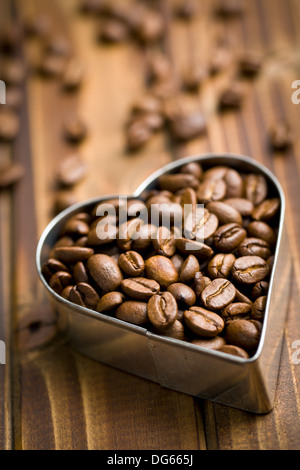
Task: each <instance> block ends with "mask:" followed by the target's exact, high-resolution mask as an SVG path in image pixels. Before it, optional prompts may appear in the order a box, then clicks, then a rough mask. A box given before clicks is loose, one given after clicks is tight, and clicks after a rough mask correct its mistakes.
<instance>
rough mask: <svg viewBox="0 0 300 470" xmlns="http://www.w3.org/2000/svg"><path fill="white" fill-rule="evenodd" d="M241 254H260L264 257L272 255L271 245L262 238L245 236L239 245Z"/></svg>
mask: <svg viewBox="0 0 300 470" xmlns="http://www.w3.org/2000/svg"><path fill="white" fill-rule="evenodd" d="M238 252H239V255H240V256H260V257H261V258H263V259H267V258H269V256H270V255H271V250H270V245H269V244H268V243H267V242H266V241H264V240H261V239H260V238H245V239H244V240H243V241H242V243H241V244H240V245H239V247H238Z"/></svg>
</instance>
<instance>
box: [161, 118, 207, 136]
mask: <svg viewBox="0 0 300 470" xmlns="http://www.w3.org/2000/svg"><path fill="white" fill-rule="evenodd" d="M206 130H207V123H206V118H205V116H204V115H203V114H202V113H199V112H197V113H192V114H187V115H181V116H176V117H175V118H174V119H173V120H172V122H171V123H170V132H171V135H172V137H173V138H174V139H176V140H182V141H186V140H191V139H195V138H196V137H198V136H200V135H202V134H203V133H205V132H206Z"/></svg>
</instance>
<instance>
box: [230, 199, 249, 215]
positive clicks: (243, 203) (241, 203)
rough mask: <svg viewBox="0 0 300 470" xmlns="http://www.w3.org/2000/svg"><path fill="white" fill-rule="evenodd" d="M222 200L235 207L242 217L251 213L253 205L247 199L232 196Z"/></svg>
mask: <svg viewBox="0 0 300 470" xmlns="http://www.w3.org/2000/svg"><path fill="white" fill-rule="evenodd" d="M224 202H225V203H226V204H228V205H229V206H231V207H233V208H234V209H236V210H237V211H238V212H239V213H240V214H241V215H242V216H243V217H247V216H251V215H252V212H253V209H254V205H253V203H252V202H251V201H249V200H248V199H245V198H242V197H233V198H229V199H225V200H224Z"/></svg>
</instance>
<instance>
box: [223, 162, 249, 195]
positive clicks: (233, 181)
mask: <svg viewBox="0 0 300 470" xmlns="http://www.w3.org/2000/svg"><path fill="white" fill-rule="evenodd" d="M223 180H224V182H225V184H226V194H225V197H226V198H236V197H237V198H239V197H242V196H243V190H244V182H243V178H242V177H241V175H240V174H239V173H238V172H237V171H236V170H233V169H232V168H229V169H228V170H227V171H226V172H225V175H224V177H223Z"/></svg>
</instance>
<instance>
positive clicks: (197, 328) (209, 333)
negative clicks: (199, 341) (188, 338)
mask: <svg viewBox="0 0 300 470" xmlns="http://www.w3.org/2000/svg"><path fill="white" fill-rule="evenodd" d="M184 321H185V323H186V325H187V326H188V328H189V329H190V330H191V331H193V333H195V334H196V335H199V336H203V337H206V338H211V337H214V336H218V335H219V334H220V333H221V332H222V330H223V329H224V321H223V320H222V318H221V317H220V316H219V315H217V314H216V313H213V312H210V311H208V310H205V309H204V308H201V307H191V308H190V309H189V310H186V311H185V312H184Z"/></svg>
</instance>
